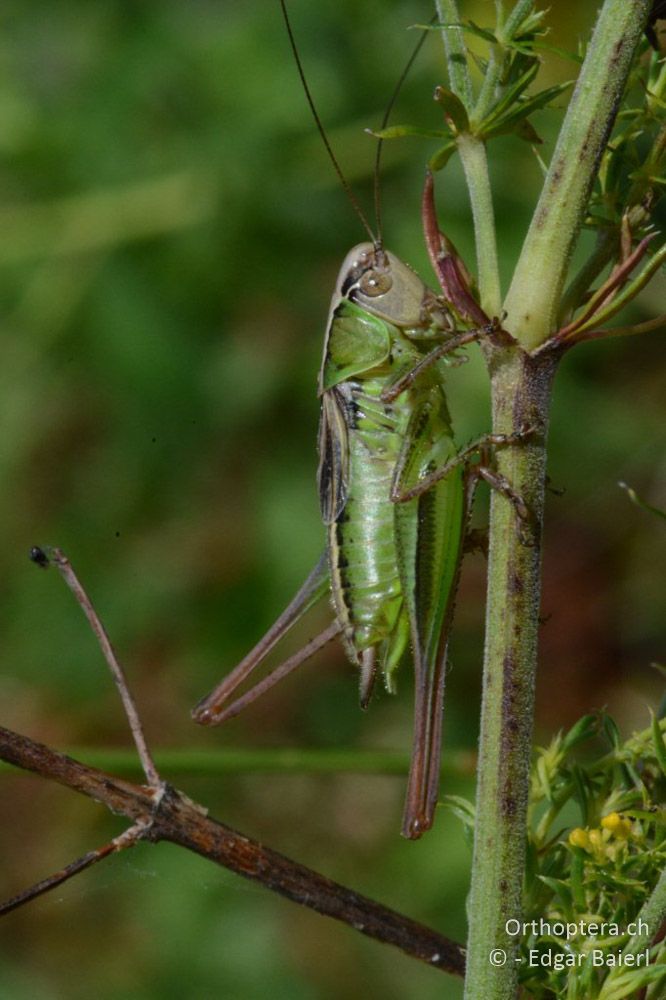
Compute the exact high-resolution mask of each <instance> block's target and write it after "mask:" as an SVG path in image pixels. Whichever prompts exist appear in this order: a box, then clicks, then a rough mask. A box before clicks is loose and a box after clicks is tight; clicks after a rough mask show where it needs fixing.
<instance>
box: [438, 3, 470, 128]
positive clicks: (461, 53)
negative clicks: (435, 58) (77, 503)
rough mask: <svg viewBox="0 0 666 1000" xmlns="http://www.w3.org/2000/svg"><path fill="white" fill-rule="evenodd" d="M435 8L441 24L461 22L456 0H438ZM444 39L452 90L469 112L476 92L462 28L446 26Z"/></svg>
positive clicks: (443, 34) (443, 31)
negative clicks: (473, 86) (470, 73)
mask: <svg viewBox="0 0 666 1000" xmlns="http://www.w3.org/2000/svg"><path fill="white" fill-rule="evenodd" d="M435 9H436V11H437V17H438V18H439V21H440V23H441V24H452V25H453V24H460V14H459V13H458V6H457V4H456V2H455V0H436V2H435ZM442 41H443V42H444V51H445V52H446V62H447V67H448V71H449V84H450V85H451V90H452V91H453V93H454V94H456V96H457V97H459V98H460V100H461V101H462V102H463V104H464V105H465V107H466V108H467V113H468V114H469V113H470V112H471V110H472V104H473V100H474V93H473V90H472V80H471V77H470V75H469V66H468V65H467V46H466V45H465V37H464V34H463V32H462V29H461V28H453V27H452V28H444V29H443V30H442Z"/></svg>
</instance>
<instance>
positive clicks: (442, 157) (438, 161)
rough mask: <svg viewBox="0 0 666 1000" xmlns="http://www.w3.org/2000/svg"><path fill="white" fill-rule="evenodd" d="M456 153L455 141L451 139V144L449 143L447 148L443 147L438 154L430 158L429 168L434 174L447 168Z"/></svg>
mask: <svg viewBox="0 0 666 1000" xmlns="http://www.w3.org/2000/svg"><path fill="white" fill-rule="evenodd" d="M455 151H456V144H455V142H454V140H453V139H451V141H450V142H447V144H446V145H445V146H442V147H441V149H438V150H437V152H436V153H434V154H433V155H432V156H431V157H430V159H429V160H428V167H429V168H430V170H432V172H433V173H436V172H437V171H438V170H441V169H442V168H443V167H445V166H446V164H447V163H448V162H449V160H450V159H451V157H452V156H453V154H454V153H455Z"/></svg>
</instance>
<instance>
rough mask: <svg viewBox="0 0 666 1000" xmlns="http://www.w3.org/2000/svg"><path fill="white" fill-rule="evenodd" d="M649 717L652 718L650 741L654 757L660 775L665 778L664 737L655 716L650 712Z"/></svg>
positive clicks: (665, 752) (665, 744)
mask: <svg viewBox="0 0 666 1000" xmlns="http://www.w3.org/2000/svg"><path fill="white" fill-rule="evenodd" d="M650 715H651V716H652V739H653V740H654V750H655V755H656V757H657V761H658V762H659V767H660V768H661V773H662V774H663V775H664V776H665V777H666V743H664V736H663V733H662V731H661V726H660V725H659V720H658V719H657V716H656V715H655V714H654V712H653V711H650Z"/></svg>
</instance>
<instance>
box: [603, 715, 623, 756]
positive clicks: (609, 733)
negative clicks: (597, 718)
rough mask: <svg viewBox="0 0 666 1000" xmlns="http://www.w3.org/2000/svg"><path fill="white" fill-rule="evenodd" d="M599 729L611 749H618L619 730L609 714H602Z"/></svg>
mask: <svg viewBox="0 0 666 1000" xmlns="http://www.w3.org/2000/svg"><path fill="white" fill-rule="evenodd" d="M601 730H602V732H603V734H604V736H605V737H606V739H607V740H608V742H609V744H610V746H611V749H612V750H619V748H620V730H619V729H618V728H617V724H616V722H615V720H614V719H612V718H611V717H610V715H603V716H602V717H601Z"/></svg>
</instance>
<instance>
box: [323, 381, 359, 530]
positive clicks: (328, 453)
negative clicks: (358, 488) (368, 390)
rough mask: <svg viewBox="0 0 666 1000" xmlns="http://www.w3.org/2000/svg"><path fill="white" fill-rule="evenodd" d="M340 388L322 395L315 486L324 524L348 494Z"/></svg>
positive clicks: (336, 513)
mask: <svg viewBox="0 0 666 1000" xmlns="http://www.w3.org/2000/svg"><path fill="white" fill-rule="evenodd" d="M350 405H351V403H350V402H348V401H347V400H346V399H345V395H344V392H343V390H342V389H339V388H336V389H328V390H327V391H326V392H325V393H324V394H323V395H322V398H321V416H320V418H319V468H318V469H317V489H318V491H319V505H320V508H321V516H322V520H323V522H324V524H333V523H334V522H335V521H336V520H337V519H338V517H339V516H340V514H341V513H342V511H343V510H344V508H345V503H346V502H347V496H348V494H349V440H348V434H347V426H348V424H347V422H348V419H349V413H348V410H349V406H350Z"/></svg>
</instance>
